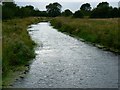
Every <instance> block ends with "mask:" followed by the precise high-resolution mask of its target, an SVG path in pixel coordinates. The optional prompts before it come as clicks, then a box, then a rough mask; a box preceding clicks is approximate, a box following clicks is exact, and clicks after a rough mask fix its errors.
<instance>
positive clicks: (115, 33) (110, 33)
mask: <svg viewBox="0 0 120 90" xmlns="http://www.w3.org/2000/svg"><path fill="white" fill-rule="evenodd" d="M51 24H52V25H53V26H54V27H55V28H57V29H59V31H61V32H67V33H69V34H71V35H74V36H77V37H79V38H83V39H84V40H86V41H88V42H92V43H96V44H99V45H102V46H105V47H106V48H108V49H110V50H111V51H115V52H120V36H119V35H120V30H119V28H118V18H113V19H112V18H111V19H89V18H88V19H87V18H86V19H85V18H84V19H78V18H77V19H75V18H69V17H68V18H67V17H56V18H54V19H52V20H51Z"/></svg>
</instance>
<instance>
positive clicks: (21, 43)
mask: <svg viewBox="0 0 120 90" xmlns="http://www.w3.org/2000/svg"><path fill="white" fill-rule="evenodd" d="M41 20H42V18H33V17H29V18H24V19H12V20H5V21H3V22H2V38H3V42H2V48H3V50H2V70H3V71H2V78H3V85H4V86H6V85H7V84H8V83H10V81H11V79H13V78H14V77H15V76H14V74H15V73H16V72H17V74H18V75H19V74H20V73H18V71H22V70H23V69H25V68H24V65H26V64H28V62H29V61H30V60H31V59H32V58H34V57H35V53H34V46H35V43H34V41H32V40H31V38H30V36H29V34H28V32H27V28H28V25H30V24H33V23H38V22H40V21H41Z"/></svg>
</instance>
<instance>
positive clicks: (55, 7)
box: [2, 2, 120, 19]
mask: <svg viewBox="0 0 120 90" xmlns="http://www.w3.org/2000/svg"><path fill="white" fill-rule="evenodd" d="M61 8H62V5H61V4H59V3H57V2H55V3H50V4H49V5H46V9H47V11H40V10H38V9H34V7H33V6H31V5H28V6H25V7H19V6H17V5H16V4H15V3H14V2H3V5H2V9H3V10H2V13H3V17H2V19H12V18H16V17H17V18H24V17H31V16H35V17H39V16H43V17H56V16H66V17H67V16H73V17H74V18H84V17H89V18H118V17H120V7H119V8H117V7H114V8H113V7H112V6H109V3H108V2H101V3H99V4H98V5H97V7H96V8H94V9H91V8H92V7H91V5H90V4H89V3H85V4H83V5H81V7H80V9H79V10H76V11H75V12H74V13H72V12H71V11H70V10H69V9H66V10H65V11H63V12H62V13H61Z"/></svg>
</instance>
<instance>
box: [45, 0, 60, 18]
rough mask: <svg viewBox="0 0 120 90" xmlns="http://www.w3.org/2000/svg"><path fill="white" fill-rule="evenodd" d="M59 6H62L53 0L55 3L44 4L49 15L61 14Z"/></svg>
mask: <svg viewBox="0 0 120 90" xmlns="http://www.w3.org/2000/svg"><path fill="white" fill-rule="evenodd" d="M61 8H62V6H61V5H60V4H59V3H57V2H55V3H50V4H49V5H47V6H46V9H47V13H48V15H49V16H50V17H56V16H59V15H60V14H61Z"/></svg>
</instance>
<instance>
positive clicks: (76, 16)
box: [73, 10, 83, 18]
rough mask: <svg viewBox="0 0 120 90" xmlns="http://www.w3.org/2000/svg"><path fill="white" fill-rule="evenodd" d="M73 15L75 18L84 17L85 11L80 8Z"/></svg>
mask: <svg viewBox="0 0 120 90" xmlns="http://www.w3.org/2000/svg"><path fill="white" fill-rule="evenodd" d="M73 17H74V18H83V13H82V12H81V11H80V10H78V11H76V12H75V13H74V14H73Z"/></svg>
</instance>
